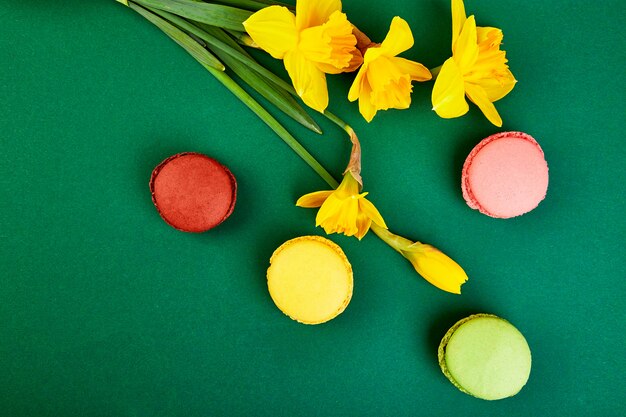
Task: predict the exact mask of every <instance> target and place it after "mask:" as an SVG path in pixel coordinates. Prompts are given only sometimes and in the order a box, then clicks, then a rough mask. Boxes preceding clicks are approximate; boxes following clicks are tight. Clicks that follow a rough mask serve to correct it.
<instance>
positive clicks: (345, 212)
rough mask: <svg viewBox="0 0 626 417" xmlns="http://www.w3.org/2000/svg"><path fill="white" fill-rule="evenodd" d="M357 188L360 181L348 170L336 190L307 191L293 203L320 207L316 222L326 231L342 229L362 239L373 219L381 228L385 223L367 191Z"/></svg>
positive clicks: (340, 230)
mask: <svg viewBox="0 0 626 417" xmlns="http://www.w3.org/2000/svg"><path fill="white" fill-rule="evenodd" d="M359 188H360V184H359V183H358V181H357V180H356V179H355V178H354V176H353V175H352V173H351V172H350V171H348V172H346V173H345V174H344V177H343V180H342V181H341V184H339V187H337V189H336V190H331V191H317V192H314V193H310V194H306V195H304V196H302V197H300V198H299V199H298V201H297V202H296V205H297V206H299V207H308V208H314V207H320V209H319V211H318V212H317V217H316V218H315V223H316V226H322V227H323V228H324V231H325V232H326V233H328V234H330V233H343V234H345V235H346V236H356V237H357V238H358V239H359V240H361V239H362V238H363V236H365V234H366V233H367V232H368V230H369V229H370V226H371V225H372V222H374V223H376V224H377V225H378V226H380V227H383V228H387V225H385V221H384V220H383V218H382V216H381V215H380V213H379V212H378V210H377V209H376V207H374V205H373V204H372V203H371V202H370V201H369V200H368V199H366V198H365V196H366V195H367V193H359Z"/></svg>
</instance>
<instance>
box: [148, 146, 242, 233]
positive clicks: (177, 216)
mask: <svg viewBox="0 0 626 417" xmlns="http://www.w3.org/2000/svg"><path fill="white" fill-rule="evenodd" d="M150 191H151V192H152V201H153V202H154V205H155V207H156V208H157V211H158V212H159V214H160V215H161V217H162V218H163V220H165V221H166V222H167V223H168V224H169V225H171V226H172V227H174V228H176V229H178V230H182V231H184V232H194V233H200V232H205V231H207V230H209V229H212V228H214V227H215V226H217V225H219V224H220V223H222V222H223V221H224V220H226V219H227V218H228V216H230V214H231V213H232V212H233V209H234V207H235V201H236V198H237V182H236V180H235V177H234V176H233V174H232V173H231V172H230V170H228V168H226V167H225V166H223V165H222V164H220V163H219V162H217V161H216V160H215V159H213V158H209V157H208V156H206V155H203V154H200V153H194V152H186V153H180V154H176V155H173V156H171V157H169V158H167V159H166V160H164V161H163V162H161V163H160V164H159V165H158V166H157V167H156V168H155V169H154V171H153V172H152V176H151V178H150Z"/></svg>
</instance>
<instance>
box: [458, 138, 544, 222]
mask: <svg viewBox="0 0 626 417" xmlns="http://www.w3.org/2000/svg"><path fill="white" fill-rule="evenodd" d="M461 188H462V190H463V197H464V199H465V201H466V202H467V204H468V206H470V207H471V208H473V209H477V210H479V211H480V212H481V213H483V214H486V215H488V216H491V217H495V218H504V219H506V218H510V217H515V216H520V215H522V214H524V213H527V212H529V211H531V210H533V209H534V208H535V207H537V206H538V205H539V203H540V202H541V201H542V200H543V199H544V198H545V196H546V192H547V189H548V164H547V163H546V160H545V158H544V153H543V150H542V149H541V147H540V146H539V144H538V143H537V141H536V140H535V139H533V138H532V137H531V136H530V135H527V134H526V133H522V132H502V133H498V134H495V135H492V136H489V137H488V138H486V139H484V140H483V141H481V142H480V143H479V144H478V145H476V147H475V148H474V149H473V150H472V152H470V154H469V156H468V157H467V159H466V161H465V164H464V165H463V173H462V181H461Z"/></svg>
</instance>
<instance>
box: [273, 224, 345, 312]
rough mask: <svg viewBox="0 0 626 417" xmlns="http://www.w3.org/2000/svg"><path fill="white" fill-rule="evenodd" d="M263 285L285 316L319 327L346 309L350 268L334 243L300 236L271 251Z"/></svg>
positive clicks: (314, 237)
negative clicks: (265, 284)
mask: <svg viewBox="0 0 626 417" xmlns="http://www.w3.org/2000/svg"><path fill="white" fill-rule="evenodd" d="M267 286H268V289H269V292H270V296H271V297H272V300H273V301H274V303H275V304H276V306H277V307H278V308H279V309H280V310H281V311H282V312H283V313H285V314H286V315H287V316H289V317H291V318H292V319H293V320H296V321H298V322H300V323H304V324H320V323H324V322H327V321H329V320H331V319H333V318H335V317H337V316H338V315H339V314H341V313H342V312H343V311H344V310H345V309H346V307H347V306H348V303H349V302H350V299H351V298H352V288H353V278H352V266H351V265H350V262H348V259H347V258H346V255H345V254H344V253H343V250H341V248H340V247H339V246H338V245H336V244H335V243H333V242H331V241H330V240H328V239H326V238H323V237H320V236H302V237H298V238H295V239H291V240H288V241H287V242H285V243H283V244H282V245H281V246H280V247H279V248H278V249H276V250H275V251H274V253H273V255H272V257H271V258H270V267H269V268H268V270H267Z"/></svg>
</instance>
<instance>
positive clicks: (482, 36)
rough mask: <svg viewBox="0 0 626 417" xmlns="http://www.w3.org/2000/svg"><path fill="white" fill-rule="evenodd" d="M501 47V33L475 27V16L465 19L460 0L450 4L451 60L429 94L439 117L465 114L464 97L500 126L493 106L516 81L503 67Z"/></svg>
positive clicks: (487, 28) (442, 69)
mask: <svg viewBox="0 0 626 417" xmlns="http://www.w3.org/2000/svg"><path fill="white" fill-rule="evenodd" d="M501 43H502V31H501V30H500V29H497V28H492V27H476V20H475V18H474V16H470V17H466V15H465V6H464V5H463V0H452V57H451V58H449V59H448V60H446V61H445V62H444V63H443V65H442V66H441V69H440V70H439V71H438V74H437V75H436V77H437V80H436V81H435V86H434V88H433V93H432V103H433V110H434V111H435V112H436V113H437V114H438V115H439V116H441V117H443V118H452V117H459V116H462V115H464V114H465V113H467V111H468V110H469V106H468V104H467V101H465V95H467V97H468V98H469V99H470V100H471V101H472V102H473V103H474V104H476V105H477V106H478V107H479V108H480V110H481V111H482V112H483V114H484V115H485V117H487V119H488V120H489V121H490V122H491V123H493V124H494V125H496V126H498V127H500V126H502V118H501V117H500V115H499V114H498V111H497V110H496V108H495V106H494V105H493V103H494V102H495V101H498V100H500V99H501V98H502V97H504V96H506V95H507V94H508V93H509V92H510V91H511V90H512V89H513V87H514V86H515V83H516V82H517V81H516V80H515V77H513V74H512V73H511V71H510V70H509V67H508V65H507V64H506V63H507V62H508V61H507V59H506V56H505V55H506V52H505V51H501V50H500V44H501ZM433 73H435V70H433Z"/></svg>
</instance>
